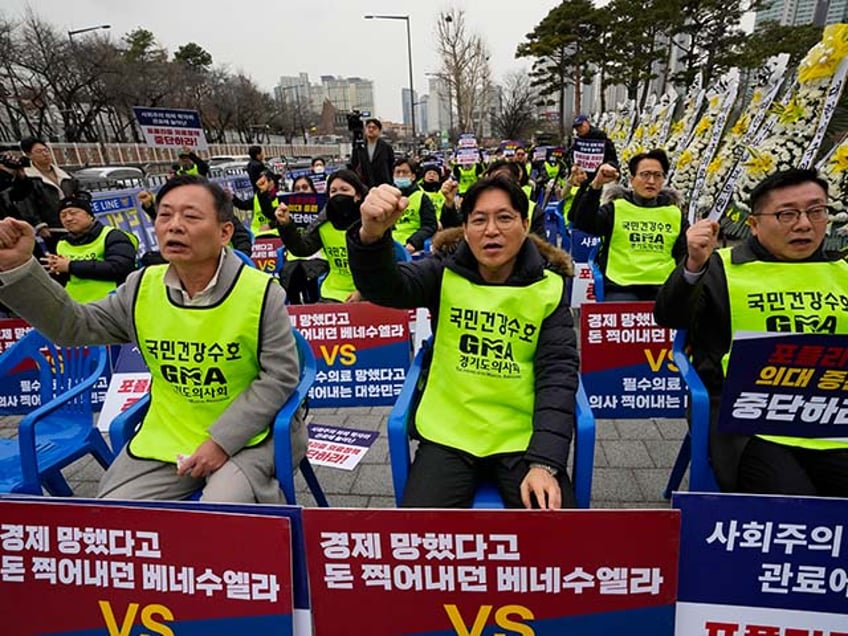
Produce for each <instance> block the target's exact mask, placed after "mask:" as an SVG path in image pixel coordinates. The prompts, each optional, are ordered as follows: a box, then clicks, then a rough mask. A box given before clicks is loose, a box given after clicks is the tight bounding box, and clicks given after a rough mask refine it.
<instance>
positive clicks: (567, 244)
mask: <svg viewBox="0 0 848 636" xmlns="http://www.w3.org/2000/svg"><path fill="white" fill-rule="evenodd" d="M545 239H546V240H547V241H548V243H550V244H551V245H553V246H555V247H559V248H562V249H563V250H565V251H566V252H570V251H571V240H570V237H569V235H568V230H567V229H566V226H565V218H563V216H562V201H559V202H557V203H549V204H548V207H546V208H545Z"/></svg>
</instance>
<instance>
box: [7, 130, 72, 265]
mask: <svg viewBox="0 0 848 636" xmlns="http://www.w3.org/2000/svg"><path fill="white" fill-rule="evenodd" d="M21 150H22V151H23V153H24V155H25V156H26V158H27V159H29V161H30V162H31V164H32V165H30V166H28V167H24V180H25V181H26V183H16V187H15V188H13V191H12V194H11V198H12V200H13V201H14V202H15V206H16V207H17V209H18V210H19V212H20V215H21V219H23V220H24V221H26V222H27V223H29V224H30V225H32V226H33V227H34V228H35V232H36V234H37V235H38V236H40V237H41V238H42V239H44V242H45V243H46V244H47V248H48V249H49V250H50V251H51V252H52V251H54V250H55V247H56V242H57V241H58V240H59V237H58V236H56V235H54V234H52V233H51V231H50V228H61V227H62V224H61V222H60V221H59V201H61V200H62V199H64V198H65V197H66V196H70V195H71V194H72V193H73V192H74V190H75V189H76V188H75V187H74V180H73V179H72V178H71V176H70V175H69V174H68V173H67V172H65V171H64V170H62V169H61V168H60V167H59V166H57V165H56V164H55V163H53V156H52V154H51V152H50V149H49V148H48V147H47V143H46V142H45V141H44V140H42V139H39V138H38V137H26V138H25V139H22V140H21ZM18 181H20V180H19V179H16V182H18Z"/></svg>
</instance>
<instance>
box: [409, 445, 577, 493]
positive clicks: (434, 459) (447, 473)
mask: <svg viewBox="0 0 848 636" xmlns="http://www.w3.org/2000/svg"><path fill="white" fill-rule="evenodd" d="M523 455H524V454H523V453H507V454H502V455H494V456H491V457H483V458H481V457H474V456H473V455H469V454H468V453H465V452H463V451H460V450H457V449H454V448H447V447H445V446H440V445H439V444H433V443H431V442H426V441H421V442H420V443H419V444H418V451H417V452H416V453H415V459H414V460H413V462H412V466H410V468H409V478H408V479H407V482H406V489H405V490H404V491H403V500H402V501H401V504H400V505H401V507H402V508H470V507H471V503H472V502H473V501H474V493H475V491H476V490H477V487H478V486H479V485H480V484H481V483H483V482H491V483H493V484H494V485H495V487H496V488H497V489H498V492H500V494H501V498H502V499H503V501H504V505H505V506H506V507H507V508H524V504H523V503H521V490H520V486H521V482H522V481H523V480H524V477H525V476H526V475H527V472H528V471H529V470H530V464H529V463H528V462H527V461H526V460H525V459H524V456H523ZM556 479H557V481H558V482H559V487H560V490H562V507H563V508H575V507H576V506H577V502H576V500H575V499H574V487H573V486H572V484H571V479H570V478H569V477H568V473H566V472H565V471H561V472H560V473H559V474H557V476H556ZM531 497H532V495H531ZM533 507H534V508H538V507H539V506H538V503H537V502H536V501H535V499H533Z"/></svg>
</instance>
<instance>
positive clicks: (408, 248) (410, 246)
mask: <svg viewBox="0 0 848 636" xmlns="http://www.w3.org/2000/svg"><path fill="white" fill-rule="evenodd" d="M404 247H406V251H407V252H409V253H410V254H415V252H417V251H418V250H417V249H416V247H415V246H414V245H413V244H412V243H407V244H406V245H405V246H404Z"/></svg>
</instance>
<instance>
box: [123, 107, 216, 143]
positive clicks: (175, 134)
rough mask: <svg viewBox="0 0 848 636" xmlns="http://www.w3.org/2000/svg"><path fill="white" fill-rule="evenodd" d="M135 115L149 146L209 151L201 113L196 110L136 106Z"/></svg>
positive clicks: (134, 108)
mask: <svg viewBox="0 0 848 636" xmlns="http://www.w3.org/2000/svg"><path fill="white" fill-rule="evenodd" d="M133 113H134V114H135V119H136V121H137V122H138V125H139V128H141V132H142V133H143V134H144V140H145V141H146V142H147V145H148V146H151V147H153V148H175V149H180V148H189V149H191V150H194V151H197V150H207V149H208V144H207V143H206V133H204V132H203V124H202V123H201V121H200V113H198V112H197V111H196V110H184V109H178V108H145V107H142V106H134V107H133Z"/></svg>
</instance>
